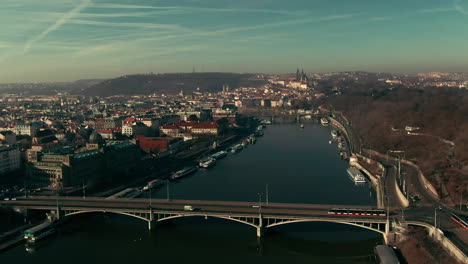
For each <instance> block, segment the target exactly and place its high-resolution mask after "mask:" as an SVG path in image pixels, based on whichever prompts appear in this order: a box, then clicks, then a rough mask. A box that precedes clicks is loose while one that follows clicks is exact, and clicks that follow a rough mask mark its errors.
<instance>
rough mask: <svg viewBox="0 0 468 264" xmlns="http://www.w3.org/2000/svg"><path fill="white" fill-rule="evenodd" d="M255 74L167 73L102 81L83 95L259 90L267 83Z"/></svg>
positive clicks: (128, 76) (82, 92)
mask: <svg viewBox="0 0 468 264" xmlns="http://www.w3.org/2000/svg"><path fill="white" fill-rule="evenodd" d="M254 77H255V75H253V74H238V73H166V74H137V75H126V76H121V77H119V78H115V79H111V80H106V81H103V82H101V83H99V84H96V85H93V86H91V87H89V88H87V89H85V90H83V91H77V93H81V94H84V95H91V96H111V95H133V94H153V93H157V94H161V93H166V94H175V93H179V92H180V91H184V92H193V91H200V92H218V91H221V90H222V87H223V86H229V89H231V90H232V89H235V88H238V87H240V86H260V85H263V84H265V83H267V82H266V81H264V80H258V79H255V78H254Z"/></svg>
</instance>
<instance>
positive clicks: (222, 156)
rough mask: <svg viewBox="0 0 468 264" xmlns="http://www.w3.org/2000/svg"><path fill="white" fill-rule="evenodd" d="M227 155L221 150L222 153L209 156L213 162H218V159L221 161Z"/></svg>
mask: <svg viewBox="0 0 468 264" xmlns="http://www.w3.org/2000/svg"><path fill="white" fill-rule="evenodd" d="M226 155H227V152H226V151H224V150H222V151H219V152H216V153H215V154H213V155H211V157H212V158H213V159H215V160H219V159H222V158H224V157H226Z"/></svg>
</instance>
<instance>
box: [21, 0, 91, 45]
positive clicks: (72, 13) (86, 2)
mask: <svg viewBox="0 0 468 264" xmlns="http://www.w3.org/2000/svg"><path fill="white" fill-rule="evenodd" d="M90 4H91V0H83V1H82V2H81V3H80V4H79V5H77V6H75V7H74V8H73V9H72V10H71V11H70V12H68V13H66V14H65V15H63V16H62V17H61V18H59V19H58V20H57V21H55V23H54V24H53V25H52V26H50V27H48V28H47V29H45V30H44V31H42V32H41V33H40V34H39V35H37V36H35V37H34V38H32V39H30V40H29V41H28V42H27V43H26V45H24V48H23V54H25V53H27V52H28V51H29V50H30V49H31V48H32V47H33V45H34V43H36V42H37V41H39V40H41V39H43V38H44V37H45V36H47V35H48V34H49V33H50V32H52V31H54V30H57V29H59V28H60V27H61V26H62V25H63V24H65V23H67V21H68V20H69V19H70V18H72V17H73V16H75V15H76V14H78V13H80V12H81V10H83V9H85V8H86V7H87V6H89V5H90Z"/></svg>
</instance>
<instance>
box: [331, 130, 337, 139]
mask: <svg viewBox="0 0 468 264" xmlns="http://www.w3.org/2000/svg"><path fill="white" fill-rule="evenodd" d="M331 135H332V137H333V138H336V137H337V136H338V132H337V131H336V130H332V131H331Z"/></svg>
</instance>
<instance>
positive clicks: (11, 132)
mask: <svg viewBox="0 0 468 264" xmlns="http://www.w3.org/2000/svg"><path fill="white" fill-rule="evenodd" d="M0 134H2V135H4V136H6V135H13V131H10V130H6V131H0Z"/></svg>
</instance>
